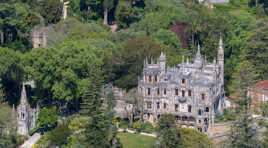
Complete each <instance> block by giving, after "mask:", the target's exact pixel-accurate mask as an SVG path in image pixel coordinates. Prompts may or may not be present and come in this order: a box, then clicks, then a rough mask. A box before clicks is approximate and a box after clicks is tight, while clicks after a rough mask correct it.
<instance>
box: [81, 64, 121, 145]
mask: <svg viewBox="0 0 268 148" xmlns="http://www.w3.org/2000/svg"><path fill="white" fill-rule="evenodd" d="M94 70H95V71H96V70H98V69H94ZM98 74H99V72H96V73H91V76H90V78H91V79H88V80H87V81H89V82H90V83H87V84H88V86H87V91H86V94H85V95H84V97H83V104H82V106H81V107H82V115H84V116H86V117H87V118H88V120H87V123H86V127H85V131H84V144H85V145H86V146H87V147H88V148H109V147H115V148H120V147H121V144H120V141H119V139H116V135H117V133H116V131H117V129H116V128H114V126H112V125H113V124H112V117H113V114H112V111H111V110H112V108H113V106H114V103H113V102H112V100H113V97H112V96H108V99H107V100H109V101H108V102H107V104H108V106H104V105H103V104H104V103H103V102H104V100H103V99H101V88H102V84H103V77H102V76H100V75H98Z"/></svg>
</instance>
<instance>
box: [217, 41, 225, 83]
mask: <svg viewBox="0 0 268 148" xmlns="http://www.w3.org/2000/svg"><path fill="white" fill-rule="evenodd" d="M218 65H219V67H220V79H221V80H220V82H221V85H224V49H223V43H222V37H221V36H220V41H219V49H218Z"/></svg>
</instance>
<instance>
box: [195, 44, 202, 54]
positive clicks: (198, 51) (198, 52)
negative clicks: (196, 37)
mask: <svg viewBox="0 0 268 148" xmlns="http://www.w3.org/2000/svg"><path fill="white" fill-rule="evenodd" d="M196 56H198V57H200V56H201V53H200V45H199V44H198V50H197V53H196Z"/></svg>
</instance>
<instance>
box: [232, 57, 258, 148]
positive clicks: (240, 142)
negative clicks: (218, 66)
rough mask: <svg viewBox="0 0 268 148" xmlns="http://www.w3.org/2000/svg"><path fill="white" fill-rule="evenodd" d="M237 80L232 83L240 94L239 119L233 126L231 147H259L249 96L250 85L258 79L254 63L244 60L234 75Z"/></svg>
mask: <svg viewBox="0 0 268 148" xmlns="http://www.w3.org/2000/svg"><path fill="white" fill-rule="evenodd" d="M233 77H234V79H235V81H234V83H233V85H232V87H233V89H234V90H235V94H236V95H237V96H238V99H237V100H236V101H237V102H236V103H237V104H238V105H239V106H238V107H237V113H238V116H237V119H236V121H235V122H234V123H233V125H232V127H231V134H230V137H229V139H230V147H232V148H255V147H258V146H259V145H258V140H257V137H256V135H257V131H256V127H254V121H253V118H252V116H251V112H250V111H251V99H250V98H249V97H248V96H247V92H248V89H249V87H250V86H251V85H252V84H253V83H254V82H255V81H256V78H257V74H256V73H255V72H254V67H253V65H252V64H251V63H250V62H248V61H244V62H242V63H241V64H240V65H239V66H238V67H237V72H236V74H235V75H234V76H233Z"/></svg>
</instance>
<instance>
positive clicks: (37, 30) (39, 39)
mask: <svg viewBox="0 0 268 148" xmlns="http://www.w3.org/2000/svg"><path fill="white" fill-rule="evenodd" d="M43 28H44V27H40V26H35V27H34V29H33V32H32V44H33V48H39V47H45V46H46V45H47V35H46V32H45V31H44V29H43Z"/></svg>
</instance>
